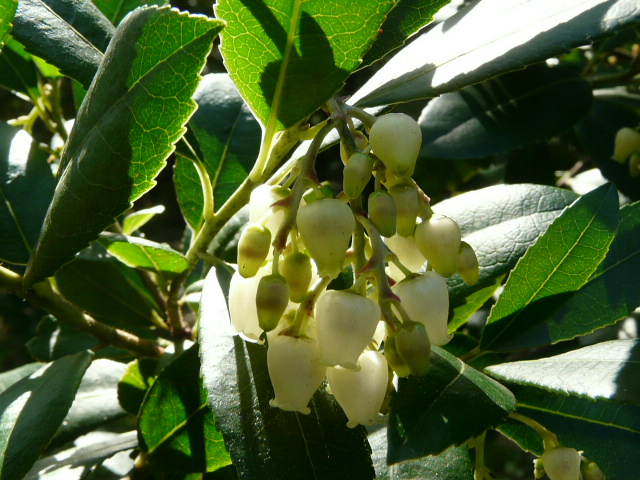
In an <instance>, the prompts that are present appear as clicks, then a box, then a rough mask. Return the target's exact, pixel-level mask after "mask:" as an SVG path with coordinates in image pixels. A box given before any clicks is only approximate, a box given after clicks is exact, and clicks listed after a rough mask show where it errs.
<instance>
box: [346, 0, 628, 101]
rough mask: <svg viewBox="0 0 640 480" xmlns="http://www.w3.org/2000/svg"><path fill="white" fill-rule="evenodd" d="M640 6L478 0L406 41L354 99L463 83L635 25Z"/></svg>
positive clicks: (402, 97)
mask: <svg viewBox="0 0 640 480" xmlns="http://www.w3.org/2000/svg"><path fill="white" fill-rule="evenodd" d="M635 7H636V0H565V1H562V2H557V1H555V0H534V1H531V0H515V1H511V2H509V5H508V8H505V5H504V3H502V2H501V1H500V0H484V1H482V2H475V3H472V4H471V5H469V6H468V7H466V8H463V9H462V10H461V11H459V12H458V13H457V14H456V15H454V16H452V17H451V18H449V19H447V20H446V21H445V22H443V23H441V24H439V25H437V26H436V27H434V28H433V29H431V30H430V31H429V32H427V33H426V34H424V35H423V36H421V37H420V38H418V39H417V40H415V41H414V42H412V43H411V44H410V45H408V46H407V47H405V48H404V49H402V50H401V51H400V52H399V53H398V54H397V55H396V56H395V57H394V58H392V59H391V60H390V61H389V62H387V63H386V64H385V65H384V67H382V68H381V69H380V70H379V71H378V72H377V73H376V74H375V75H374V76H373V77H371V79H370V80H369V81H368V82H367V83H366V84H365V85H364V86H363V87H362V88H361V89H360V90H358V92H356V93H355V95H354V96H353V97H352V98H351V100H350V103H354V104H358V105H359V106H374V105H386V104H390V103H398V102H407V101H410V100H416V99H420V98H429V97H436V96H438V95H440V94H442V93H446V92H452V91H456V90H460V89H462V88H464V87H466V86H468V85H471V84H474V83H478V82H481V81H484V80H487V79H489V78H491V77H495V76H497V75H501V74H503V73H506V72H510V71H512V70H518V69H521V68H522V67H523V66H526V65H532V64H534V63H537V62H542V61H545V60H546V59H548V58H550V57H554V56H556V55H560V54H562V53H565V52H568V51H570V50H571V49H572V48H574V47H579V46H582V45H586V44H588V43H590V42H591V41H592V40H593V39H594V38H597V37H601V36H604V35H607V34H611V33H614V32H615V31H617V30H619V29H620V28H622V27H623V26H625V25H632V24H633V23H636V22H638V20H639V19H640V11H639V10H638V9H637V8H635ZM487 25H491V26H492V27H491V28H487Z"/></svg>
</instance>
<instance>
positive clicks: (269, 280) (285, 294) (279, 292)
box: [256, 273, 289, 332]
mask: <svg viewBox="0 0 640 480" xmlns="http://www.w3.org/2000/svg"><path fill="white" fill-rule="evenodd" d="M288 304H289V285H287V281H286V280H285V278H284V277H283V276H282V275H279V274H277V273H274V274H271V275H267V276H266V277H262V278H261V279H260V283H259V284H258V291H257V292H256V309H257V311H258V324H259V325H260V328H261V329H262V330H264V331H265V332H270V331H271V330H273V329H274V328H276V327H277V326H278V322H279V321H280V319H281V318H282V314H283V313H284V311H285V310H286V308H287V305H288Z"/></svg>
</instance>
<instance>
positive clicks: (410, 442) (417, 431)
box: [387, 347, 516, 464]
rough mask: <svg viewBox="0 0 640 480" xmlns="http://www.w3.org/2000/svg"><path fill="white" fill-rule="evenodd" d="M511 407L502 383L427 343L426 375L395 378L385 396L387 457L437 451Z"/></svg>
mask: <svg viewBox="0 0 640 480" xmlns="http://www.w3.org/2000/svg"><path fill="white" fill-rule="evenodd" d="M515 407H516V401H515V398H514V397H513V395H512V394H511V392H510V391H509V390H507V389H506V388H505V387H503V386H502V385H500V384H499V383H498V382H496V381H495V380H493V379H491V378H489V377H487V376H486V375H484V374H482V373H480V372H479V371H477V370H474V369H473V368H471V367H470V366H468V365H467V364H465V363H464V362H462V361H461V360H459V359H458V358H457V357H455V356H454V355H451V354H450V353H447V352H446V351H445V350H443V349H441V348H438V347H433V349H432V351H431V370H430V371H429V374H428V375H426V376H424V377H413V376H409V377H407V378H401V379H400V380H399V382H398V392H397V393H396V394H395V395H393V396H392V397H391V402H390V404H389V427H388V440H389V452H388V455H387V461H388V462H389V463H390V464H393V463H397V462H401V461H403V460H409V459H413V458H419V457H424V456H426V455H438V454H440V453H442V452H444V451H445V450H447V449H448V448H449V447H451V446H454V445H461V444H463V443H464V442H466V441H467V440H468V439H469V438H472V437H476V436H478V435H480V434H481V433H482V432H484V431H485V430H486V429H487V428H490V427H493V426H496V425H498V424H500V423H502V422H503V421H504V419H505V418H506V416H507V415H508V414H509V412H511V411H512V410H514V409H515Z"/></svg>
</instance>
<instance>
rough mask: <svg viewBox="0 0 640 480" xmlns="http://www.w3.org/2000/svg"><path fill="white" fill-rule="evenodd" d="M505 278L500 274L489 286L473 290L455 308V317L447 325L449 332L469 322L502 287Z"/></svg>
mask: <svg viewBox="0 0 640 480" xmlns="http://www.w3.org/2000/svg"><path fill="white" fill-rule="evenodd" d="M503 278H504V277H503V276H500V277H498V278H497V279H496V281H495V282H494V283H493V284H491V285H489V286H488V287H485V288H483V289H481V290H478V291H475V292H473V293H472V294H471V295H469V296H468V297H466V298H465V299H464V303H462V304H461V305H458V306H457V307H456V308H454V309H453V317H452V318H451V319H450V320H449V324H448V325H447V329H448V331H449V333H453V332H455V331H456V330H458V328H460V327H461V326H462V325H464V324H465V323H467V320H469V318H470V317H471V316H472V315H473V314H474V313H476V312H477V311H478V310H479V309H480V308H481V307H482V306H483V305H484V304H485V303H487V301H488V300H489V299H490V298H491V297H492V296H493V295H494V294H495V293H496V290H498V287H500V284H501V283H502V280H503Z"/></svg>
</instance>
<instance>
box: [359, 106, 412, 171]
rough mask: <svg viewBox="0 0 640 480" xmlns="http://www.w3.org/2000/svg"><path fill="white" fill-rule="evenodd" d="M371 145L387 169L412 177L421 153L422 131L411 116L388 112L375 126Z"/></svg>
mask: <svg viewBox="0 0 640 480" xmlns="http://www.w3.org/2000/svg"><path fill="white" fill-rule="evenodd" d="M369 143H370V144H371V148H372V149H373V152H374V153H375V154H376V156H377V157H378V158H379V159H380V160H382V162H383V163H384V164H385V166H386V167H387V170H389V171H390V172H391V173H392V174H394V175H396V176H398V177H410V176H411V175H412V174H413V169H414V168H415V165H416V159H417V158H418V154H419V153H420V145H421V144H422V131H421V130H420V125H418V123H417V122H416V121H415V120H414V119H413V118H411V117H410V116H408V115H405V114H404V113H388V114H386V115H382V116H381V117H379V118H378V119H377V120H376V121H375V123H374V124H373V126H372V127H371V131H370V132H369Z"/></svg>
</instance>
